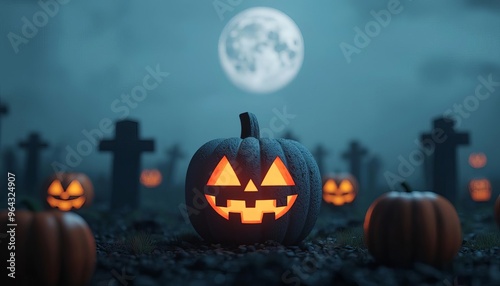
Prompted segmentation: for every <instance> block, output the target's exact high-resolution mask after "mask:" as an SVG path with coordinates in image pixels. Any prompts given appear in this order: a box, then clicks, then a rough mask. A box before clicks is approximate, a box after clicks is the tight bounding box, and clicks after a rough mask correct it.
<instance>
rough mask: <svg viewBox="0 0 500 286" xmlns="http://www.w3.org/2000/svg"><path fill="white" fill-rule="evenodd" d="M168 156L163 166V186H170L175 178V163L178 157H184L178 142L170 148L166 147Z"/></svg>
mask: <svg viewBox="0 0 500 286" xmlns="http://www.w3.org/2000/svg"><path fill="white" fill-rule="evenodd" d="M166 154H167V156H168V157H169V158H168V161H167V164H166V166H165V175H164V176H165V180H164V182H165V187H166V188H170V187H172V186H173V185H174V182H175V179H174V174H175V169H176V167H177V163H178V162H179V159H182V158H184V154H183V153H182V152H181V148H180V146H179V144H175V145H173V146H172V147H171V148H170V149H167V152H166Z"/></svg>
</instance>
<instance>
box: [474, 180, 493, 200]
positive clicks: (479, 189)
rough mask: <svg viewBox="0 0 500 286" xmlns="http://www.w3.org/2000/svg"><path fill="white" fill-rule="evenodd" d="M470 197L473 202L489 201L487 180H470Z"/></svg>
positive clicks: (489, 192) (489, 188)
mask: <svg viewBox="0 0 500 286" xmlns="http://www.w3.org/2000/svg"><path fill="white" fill-rule="evenodd" d="M469 193H470V197H471V199H472V200H473V201H475V202H487V201H489V200H490V199H491V183H490V181H489V180H488V179H484V178H483V179H472V180H471V181H470V182H469Z"/></svg>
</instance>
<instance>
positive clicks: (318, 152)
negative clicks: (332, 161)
mask: <svg viewBox="0 0 500 286" xmlns="http://www.w3.org/2000/svg"><path fill="white" fill-rule="evenodd" d="M312 154H313V156H314V159H315V160H316V163H317V164H318V168H319V173H320V174H321V177H323V176H324V175H326V174H325V172H326V170H325V157H326V156H327V155H328V151H327V150H326V149H325V147H323V145H321V144H318V145H317V146H316V148H315V149H314V151H313V153H312Z"/></svg>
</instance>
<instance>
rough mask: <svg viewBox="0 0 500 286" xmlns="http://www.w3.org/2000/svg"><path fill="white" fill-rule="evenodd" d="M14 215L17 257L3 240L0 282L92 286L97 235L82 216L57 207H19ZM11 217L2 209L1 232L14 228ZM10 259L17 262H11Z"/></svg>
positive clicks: (7, 283) (29, 284)
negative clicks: (48, 208)
mask: <svg viewBox="0 0 500 286" xmlns="http://www.w3.org/2000/svg"><path fill="white" fill-rule="evenodd" d="M15 215H16V216H15V218H16V223H17V227H16V230H15V236H14V235H13V234H12V236H11V241H12V239H13V238H14V237H15V246H16V247H15V256H12V255H13V253H14V252H11V251H13V249H12V248H11V247H7V241H5V239H2V240H3V241H2V244H1V245H2V246H1V247H0V256H1V257H2V259H1V261H0V267H1V268H2V271H1V273H2V276H1V277H0V285H19V286H32V285H72V286H84V285H89V281H90V279H91V277H92V275H93V273H94V267H95V262H96V246H95V240H94V235H93V234H92V231H91V230H90V228H89V226H88V225H87V223H86V222H85V221H84V220H83V218H82V217H80V216H79V215H77V214H75V213H73V212H60V211H55V210H49V211H42V212H32V211H28V210H17V211H16V212H15ZM10 218H11V216H10V214H9V212H7V211H2V212H0V233H7V231H9V230H10V229H11V227H10V226H8V224H9V223H10V220H9V219H10ZM9 258H12V260H13V261H14V262H9V260H8V259H9ZM9 267H12V268H10V269H9ZM8 273H13V276H14V277H15V278H13V277H9V276H8Z"/></svg>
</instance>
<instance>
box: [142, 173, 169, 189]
mask: <svg viewBox="0 0 500 286" xmlns="http://www.w3.org/2000/svg"><path fill="white" fill-rule="evenodd" d="M162 179H163V178H162V175H161V172H160V171H159V170H158V169H146V170H143V171H142V172H141V178H140V180H141V184H142V185H143V186H144V187H146V188H156V187H158V186H159V185H160V184H161V181H162Z"/></svg>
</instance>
